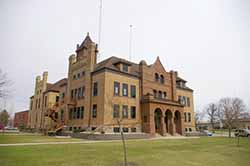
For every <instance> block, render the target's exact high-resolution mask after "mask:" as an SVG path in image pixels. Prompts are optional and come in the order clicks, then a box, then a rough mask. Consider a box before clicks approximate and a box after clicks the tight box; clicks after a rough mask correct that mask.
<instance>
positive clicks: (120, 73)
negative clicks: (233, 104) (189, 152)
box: [28, 35, 195, 135]
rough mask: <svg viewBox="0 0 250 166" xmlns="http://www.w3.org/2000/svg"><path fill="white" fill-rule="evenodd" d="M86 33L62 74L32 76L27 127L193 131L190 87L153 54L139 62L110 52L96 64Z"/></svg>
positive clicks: (94, 47) (111, 130) (109, 131)
mask: <svg viewBox="0 0 250 166" xmlns="http://www.w3.org/2000/svg"><path fill="white" fill-rule="evenodd" d="M97 53H98V49H97V44H95V43H94V42H93V41H92V40H91V38H90V36H89V35H87V37H86V38H85V39H84V41H83V42H82V43H81V44H80V45H77V49H76V54H73V55H71V56H70V57H69V68H68V76H67V78H64V79H61V80H59V81H58V82H56V83H54V84H51V83H48V82H47V79H48V72H44V74H43V78H41V77H40V76H37V78H36V84H35V90H34V95H33V96H32V97H31V98H30V111H29V121H28V126H29V127H30V128H31V129H35V130H40V131H42V130H55V131H58V130H68V131H73V130H92V131H98V132H105V133H113V132H114V133H116V132H119V131H120V128H119V126H118V123H117V121H118V120H120V121H121V124H122V130H123V131H124V132H144V133H149V134H152V135H154V134H155V133H158V134H161V135H182V134H184V132H192V131H194V130H195V124H194V106H193V105H194V104H193V103H194V102H193V90H192V89H190V88H189V87H187V85H186V82H187V81H185V80H184V79H182V78H181V77H179V76H178V73H177V72H176V71H171V70H168V69H165V68H164V66H163V65H162V63H161V61H160V59H159V57H157V58H156V60H155V62H154V63H153V64H150V65H149V64H147V63H146V62H145V61H144V60H142V61H141V62H140V63H139V64H137V63H134V62H131V61H128V60H125V59H122V58H119V57H110V58H108V59H106V60H103V61H101V62H99V63H97Z"/></svg>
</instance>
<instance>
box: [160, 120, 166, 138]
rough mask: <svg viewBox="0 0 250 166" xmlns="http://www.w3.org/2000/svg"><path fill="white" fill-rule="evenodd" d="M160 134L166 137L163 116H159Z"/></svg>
mask: <svg viewBox="0 0 250 166" xmlns="http://www.w3.org/2000/svg"><path fill="white" fill-rule="evenodd" d="M161 134H162V135H163V136H166V123H165V116H164V115H162V116H161Z"/></svg>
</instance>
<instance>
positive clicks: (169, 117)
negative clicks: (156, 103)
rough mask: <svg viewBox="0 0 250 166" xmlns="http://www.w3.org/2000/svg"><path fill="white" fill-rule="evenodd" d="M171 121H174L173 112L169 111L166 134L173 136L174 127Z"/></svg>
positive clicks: (166, 114)
mask: <svg viewBox="0 0 250 166" xmlns="http://www.w3.org/2000/svg"><path fill="white" fill-rule="evenodd" d="M171 120H172V112H171V111H170V110H167V111H166V112H165V123H166V132H167V133H168V134H172V135H173V125H172V123H171Z"/></svg>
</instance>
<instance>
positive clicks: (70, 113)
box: [69, 108, 73, 120]
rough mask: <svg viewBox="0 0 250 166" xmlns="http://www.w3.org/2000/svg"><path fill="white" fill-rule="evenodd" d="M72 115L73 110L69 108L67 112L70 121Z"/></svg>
mask: <svg viewBox="0 0 250 166" xmlns="http://www.w3.org/2000/svg"><path fill="white" fill-rule="evenodd" d="M72 113H73V109H72V108H70V110H69V120H71V119H72Z"/></svg>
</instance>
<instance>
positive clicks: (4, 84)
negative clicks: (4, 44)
mask: <svg viewBox="0 0 250 166" xmlns="http://www.w3.org/2000/svg"><path fill="white" fill-rule="evenodd" d="M10 84H11V82H10V80H8V78H7V74H6V73H4V72H3V71H2V70H1V69H0V99H4V98H6V97H8V96H9V91H8V88H9V86H10Z"/></svg>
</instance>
